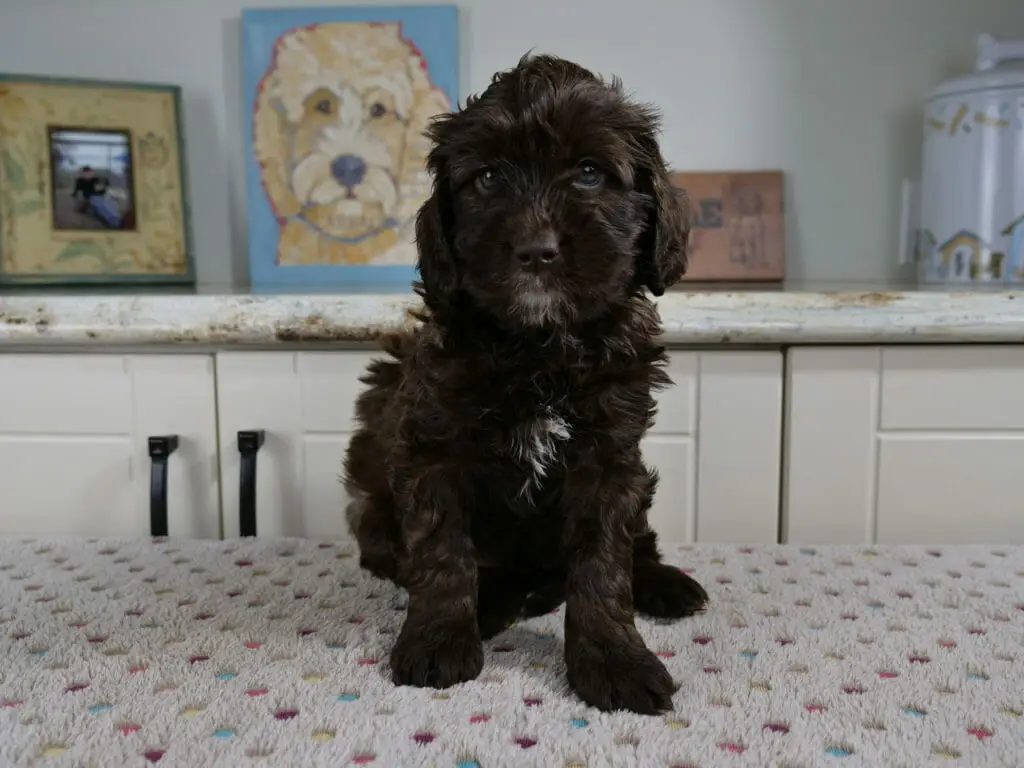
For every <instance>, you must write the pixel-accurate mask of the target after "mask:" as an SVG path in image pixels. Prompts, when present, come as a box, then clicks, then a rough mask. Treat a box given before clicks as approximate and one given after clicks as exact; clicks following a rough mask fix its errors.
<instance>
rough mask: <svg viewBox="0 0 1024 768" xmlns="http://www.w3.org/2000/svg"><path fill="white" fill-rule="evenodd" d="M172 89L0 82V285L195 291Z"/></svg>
mask: <svg viewBox="0 0 1024 768" xmlns="http://www.w3.org/2000/svg"><path fill="white" fill-rule="evenodd" d="M186 183H187V182H186V175H185V161H184V138H183V131H182V115H181V92H180V90H179V88H178V87H177V86H173V85H157V84H145V83H142V84H140V83H116V82H104V81H96V80H81V79H59V78H45V77H31V76H26V75H0V283H8V284H17V283H28V284H50V285H62V284H63V285H66V284H81V283H103V284H140V283H173V284H190V283H193V282H194V281H195V265H194V259H193V254H192V235H191V224H190V217H189V209H188V204H187V201H186V192H185V190H186Z"/></svg>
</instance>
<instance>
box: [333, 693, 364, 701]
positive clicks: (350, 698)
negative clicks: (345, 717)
mask: <svg viewBox="0 0 1024 768" xmlns="http://www.w3.org/2000/svg"><path fill="white" fill-rule="evenodd" d="M358 698H359V694H358V693H343V694H341V696H339V697H338V701H355V700H356V699H358Z"/></svg>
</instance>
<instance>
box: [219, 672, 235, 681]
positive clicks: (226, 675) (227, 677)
mask: <svg viewBox="0 0 1024 768" xmlns="http://www.w3.org/2000/svg"><path fill="white" fill-rule="evenodd" d="M236 677H238V675H236V674H235V673H234V672H221V673H220V674H219V675H217V679H218V680H234V679H235V678H236Z"/></svg>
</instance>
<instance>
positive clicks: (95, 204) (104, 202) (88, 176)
mask: <svg viewBox="0 0 1024 768" xmlns="http://www.w3.org/2000/svg"><path fill="white" fill-rule="evenodd" d="M109 186H110V182H109V181H108V180H107V178H106V177H105V176H100V175H98V174H96V173H95V172H94V171H93V169H92V168H91V167H90V166H88V165H84V166H82V169H81V170H80V171H79V173H78V177H77V178H76V179H75V188H74V190H73V191H72V192H71V197H72V198H73V199H75V200H76V201H77V200H78V198H79V195H81V198H82V199H81V202H80V203H79V210H80V211H81V212H82V213H91V214H92V215H93V216H95V217H96V218H98V219H100V220H101V221H102V222H103V223H104V224H106V225H107V226H108V227H112V228H114V229H117V228H119V227H120V226H121V218H122V216H121V211H120V209H119V208H118V205H117V203H116V202H115V201H114V200H113V199H111V198H110V197H108V196H107V189H108V188H109Z"/></svg>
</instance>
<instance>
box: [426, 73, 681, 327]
mask: <svg viewBox="0 0 1024 768" xmlns="http://www.w3.org/2000/svg"><path fill="white" fill-rule="evenodd" d="M657 131H658V115H657V113H656V112H655V111H654V110H653V109H652V108H651V107H649V106H646V105H642V104H638V103H635V102H633V101H631V100H630V99H629V98H628V97H627V96H626V95H625V94H624V92H623V90H622V87H621V84H620V83H619V82H618V81H617V80H615V81H613V82H611V83H608V82H605V81H603V80H602V79H600V78H599V77H598V76H596V75H595V74H593V73H591V72H589V71H587V70H586V69H584V68H582V67H580V66H578V65H576V64H573V63H572V62H569V61H565V60H563V59H559V58H555V57H550V56H536V57H524V58H523V59H522V60H521V61H520V62H519V64H518V66H516V67H515V68H513V69H511V70H508V71H505V72H500V73H498V74H497V75H495V76H494V78H493V80H492V82H491V84H490V86H489V87H488V88H487V89H486V90H485V91H484V92H483V93H482V94H480V95H479V96H477V97H471V98H470V99H469V100H468V101H467V103H466V106H465V107H464V108H463V109H461V110H459V111H457V112H452V113H448V114H445V115H443V116H441V117H439V118H437V119H435V120H434V121H433V123H432V127H431V130H430V137H431V138H432V139H433V141H434V147H433V149H432V151H431V153H430V155H429V157H428V166H429V168H430V170H431V172H432V173H433V176H434V187H433V193H432V195H431V197H430V198H429V199H428V200H427V201H426V203H424V205H423V206H422V207H421V209H420V211H419V214H418V219H417V243H418V248H419V268H420V275H421V278H422V283H423V288H422V292H423V296H424V300H425V302H426V304H427V305H428V306H429V307H431V308H432V309H435V310H441V309H443V308H445V307H446V306H448V305H449V304H450V303H451V302H452V300H453V297H454V296H455V295H456V294H460V295H464V296H465V297H468V299H469V300H470V301H472V302H473V303H474V304H475V305H477V306H479V307H481V308H483V309H485V310H486V311H488V312H490V313H492V314H494V315H496V316H498V318H499V319H501V320H503V321H505V322H507V323H511V324H513V325H518V326H556V327H557V326H562V327H565V326H571V325H573V324H575V323H580V322H586V321H588V320H593V319H595V318H598V317H600V316H602V315H604V314H606V313H608V312H610V311H611V310H612V309H613V308H615V307H616V306H621V305H622V304H624V303H626V302H627V301H628V300H629V298H630V296H631V295H632V294H634V293H635V292H637V291H638V290H640V289H642V288H647V289H649V290H650V291H651V292H652V293H653V294H654V295H661V294H662V293H664V291H665V289H666V288H667V287H668V286H670V285H672V284H673V283H675V282H676V281H677V280H679V278H680V277H682V275H683V273H684V272H685V270H686V262H687V245H688V239H689V232H690V224H689V211H688V206H687V202H686V199H685V197H684V195H683V193H682V192H681V191H680V190H678V189H676V188H674V187H673V186H672V184H671V183H670V181H669V176H668V171H667V168H666V166H665V162H664V159H663V158H662V155H661V151H660V149H659V146H658V140H657Z"/></svg>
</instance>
